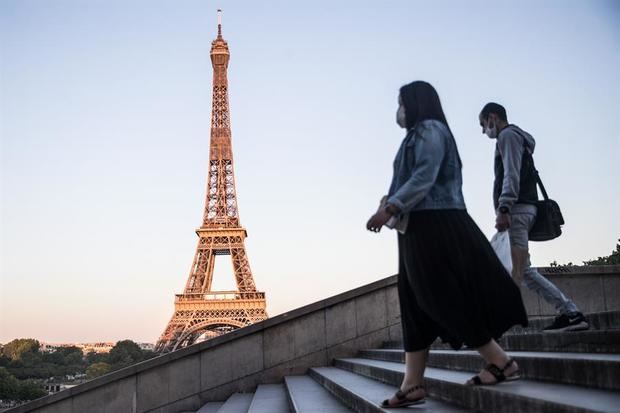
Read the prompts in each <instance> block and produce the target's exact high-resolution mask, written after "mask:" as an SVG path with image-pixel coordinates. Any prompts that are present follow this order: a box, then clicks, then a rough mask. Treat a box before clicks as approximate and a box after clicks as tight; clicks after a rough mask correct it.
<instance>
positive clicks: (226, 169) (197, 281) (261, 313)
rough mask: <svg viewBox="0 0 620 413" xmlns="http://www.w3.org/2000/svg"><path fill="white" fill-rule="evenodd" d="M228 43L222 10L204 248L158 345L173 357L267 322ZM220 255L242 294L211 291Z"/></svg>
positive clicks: (214, 59) (201, 231) (214, 49)
mask: <svg viewBox="0 0 620 413" xmlns="http://www.w3.org/2000/svg"><path fill="white" fill-rule="evenodd" d="M229 59H230V52H229V50H228V43H227V42H226V41H225V40H224V39H223V38H222V21H221V10H218V25H217V38H216V39H215V40H214V41H213V42H212V44H211V63H212V65H213V109H212V116H211V148H210V154H209V178H208V183H207V199H206V203H205V212H204V216H203V221H202V226H201V227H200V228H198V229H197V230H196V234H197V235H198V246H197V248H196V254H195V256H194V262H193V263H192V267H191V270H190V273H189V278H188V280H187V284H186V285H185V291H184V292H183V294H176V298H175V300H174V314H173V315H172V319H171V320H170V322H169V323H168V326H167V327H166V329H165V330H164V333H163V334H162V335H161V337H160V338H159V340H158V342H157V344H156V345H155V351H156V352H159V353H167V352H170V351H174V350H176V349H179V348H183V347H185V346H188V345H191V344H194V343H195V342H197V340H198V339H199V338H201V337H205V338H207V339H208V338H212V337H215V336H218V335H220V334H224V333H227V332H229V331H232V330H234V329H237V328H240V327H245V326H247V325H250V324H253V323H256V322H258V321H262V320H265V319H266V318H267V312H266V301H265V293H263V292H258V291H256V285H255V284H254V279H253V278H252V271H251V270H250V264H249V262H248V257H247V254H246V251H245V244H244V241H245V238H246V237H247V231H246V230H245V228H243V227H242V226H241V224H240V222H239V211H238V209H237V193H236V190H235V176H234V171H233V154H232V144H231V133H230V116H229V107H228V77H227V69H228V61H229ZM217 255H230V256H231V258H232V263H233V269H234V272H235V280H236V282H237V290H236V291H211V284H212V281H213V268H214V264H215V257H216V256H217Z"/></svg>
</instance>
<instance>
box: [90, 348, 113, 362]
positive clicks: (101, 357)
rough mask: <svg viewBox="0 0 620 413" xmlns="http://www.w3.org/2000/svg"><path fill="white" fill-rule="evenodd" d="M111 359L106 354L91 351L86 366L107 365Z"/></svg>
mask: <svg viewBox="0 0 620 413" xmlns="http://www.w3.org/2000/svg"><path fill="white" fill-rule="evenodd" d="M109 359H110V357H109V355H108V354H106V353H96V352H94V351H89V352H88V354H86V364H89V365H90V364H95V363H102V362H103V363H107V362H108V361H109Z"/></svg>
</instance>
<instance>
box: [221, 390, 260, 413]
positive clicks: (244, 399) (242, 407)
mask: <svg viewBox="0 0 620 413" xmlns="http://www.w3.org/2000/svg"><path fill="white" fill-rule="evenodd" d="M253 398H254V394H253V393H234V394H233V395H232V396H230V397H229V398H228V400H226V401H225V402H224V404H223V405H222V407H220V408H219V410H217V413H247V411H248V409H249V408H250V404H251V403H252V399H253Z"/></svg>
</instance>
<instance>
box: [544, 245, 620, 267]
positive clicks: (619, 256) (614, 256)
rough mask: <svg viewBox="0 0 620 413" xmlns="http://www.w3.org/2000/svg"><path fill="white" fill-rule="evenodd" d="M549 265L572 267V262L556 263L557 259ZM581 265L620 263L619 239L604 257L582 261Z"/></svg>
mask: <svg viewBox="0 0 620 413" xmlns="http://www.w3.org/2000/svg"><path fill="white" fill-rule="evenodd" d="M549 265H550V266H551V267H572V266H573V265H575V264H573V263H572V262H569V263H568V264H558V263H557V261H553V262H552V263H551V264H549ZM583 265H620V239H619V240H618V244H616V249H615V250H614V251H612V252H611V254H609V255H608V256H606V257H598V258H596V259H593V260H588V261H584V262H583Z"/></svg>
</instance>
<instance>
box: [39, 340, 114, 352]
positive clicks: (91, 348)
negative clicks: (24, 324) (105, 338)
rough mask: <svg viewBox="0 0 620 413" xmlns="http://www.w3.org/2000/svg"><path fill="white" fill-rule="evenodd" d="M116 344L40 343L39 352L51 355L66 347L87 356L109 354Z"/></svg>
mask: <svg viewBox="0 0 620 413" xmlns="http://www.w3.org/2000/svg"><path fill="white" fill-rule="evenodd" d="M115 344H116V343H111V342H99V343H62V344H56V343H55V344H52V343H45V342H41V343H40V347H39V351H40V352H41V353H53V352H55V351H57V350H59V349H61V348H67V347H77V348H79V349H80V350H82V353H83V354H88V353H91V352H95V353H109V352H110V350H112V348H113V347H114V345H115Z"/></svg>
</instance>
